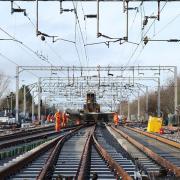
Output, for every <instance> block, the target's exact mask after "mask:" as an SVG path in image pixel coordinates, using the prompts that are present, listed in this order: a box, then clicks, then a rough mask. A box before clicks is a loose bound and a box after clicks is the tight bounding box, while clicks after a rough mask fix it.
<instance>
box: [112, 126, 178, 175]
mask: <svg viewBox="0 0 180 180" xmlns="http://www.w3.org/2000/svg"><path fill="white" fill-rule="evenodd" d="M111 128H112V129H113V130H115V131H116V132H117V133H119V134H121V136H123V137H124V138H125V139H127V140H128V141H129V142H130V143H132V144H133V145H135V146H136V147H137V148H139V149H140V150H141V151H143V152H144V153H146V154H147V155H148V156H149V157H151V158H152V159H153V160H155V161H156V162H157V163H158V164H160V165H161V166H162V167H164V168H165V169H167V170H168V171H169V170H171V172H173V173H174V174H175V176H176V177H180V168H179V167H177V166H175V165H174V164H172V163H171V162H169V161H168V160H166V159H165V158H163V157H161V156H160V155H158V154H157V153H155V152H153V151H152V150H151V149H149V148H148V147H146V146H144V145H143V144H141V143H139V142H138V141H136V140H135V139H133V138H132V137H130V136H128V135H127V134H125V133H124V132H122V131H121V130H119V129H116V128H114V127H112V126H111Z"/></svg>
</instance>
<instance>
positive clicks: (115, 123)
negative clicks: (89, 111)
mask: <svg viewBox="0 0 180 180" xmlns="http://www.w3.org/2000/svg"><path fill="white" fill-rule="evenodd" d="M113 120H114V125H115V127H117V125H118V121H119V118H118V114H117V113H114V117H113Z"/></svg>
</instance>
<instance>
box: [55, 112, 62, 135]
mask: <svg viewBox="0 0 180 180" xmlns="http://www.w3.org/2000/svg"><path fill="white" fill-rule="evenodd" d="M61 116H62V115H61V113H60V111H59V110H58V112H56V114H55V118H56V122H55V130H56V131H57V132H59V131H60V130H61V118H62V117H61Z"/></svg>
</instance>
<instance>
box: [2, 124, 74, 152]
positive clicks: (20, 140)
mask: <svg viewBox="0 0 180 180" xmlns="http://www.w3.org/2000/svg"><path fill="white" fill-rule="evenodd" d="M73 127H74V128H75V127H76V126H70V127H67V130H68V129H69V128H73ZM53 129H54V126H53V128H52V130H51V131H49V129H48V132H46V133H41V134H37V133H38V132H36V133H35V132H34V133H32V132H31V133H27V137H24V135H25V134H18V136H15V138H17V139H15V138H14V139H12V140H11V139H10V140H8V141H7V139H6V138H4V141H5V142H4V143H2V142H0V149H2V148H7V147H10V146H13V145H17V144H21V143H25V142H27V141H33V140H37V139H40V138H43V137H44V136H47V135H50V136H51V135H56V134H58V132H55V131H53ZM62 129H63V130H66V128H62ZM41 131H42V132H44V131H47V129H45V130H43V129H41ZM41 131H40V132H41ZM30 135H31V136H30Z"/></svg>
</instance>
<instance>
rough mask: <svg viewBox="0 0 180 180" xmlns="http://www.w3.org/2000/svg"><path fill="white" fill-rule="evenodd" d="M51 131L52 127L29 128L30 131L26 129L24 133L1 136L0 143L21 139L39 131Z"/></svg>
mask: <svg viewBox="0 0 180 180" xmlns="http://www.w3.org/2000/svg"><path fill="white" fill-rule="evenodd" d="M53 129H54V126H46V127H38V128H31V129H27V130H24V131H18V132H15V133H12V134H5V135H1V136H0V141H3V140H8V139H12V138H17V137H22V136H29V135H30V134H32V133H33V134H37V133H39V132H41V131H43V132H45V131H49V130H53Z"/></svg>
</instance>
